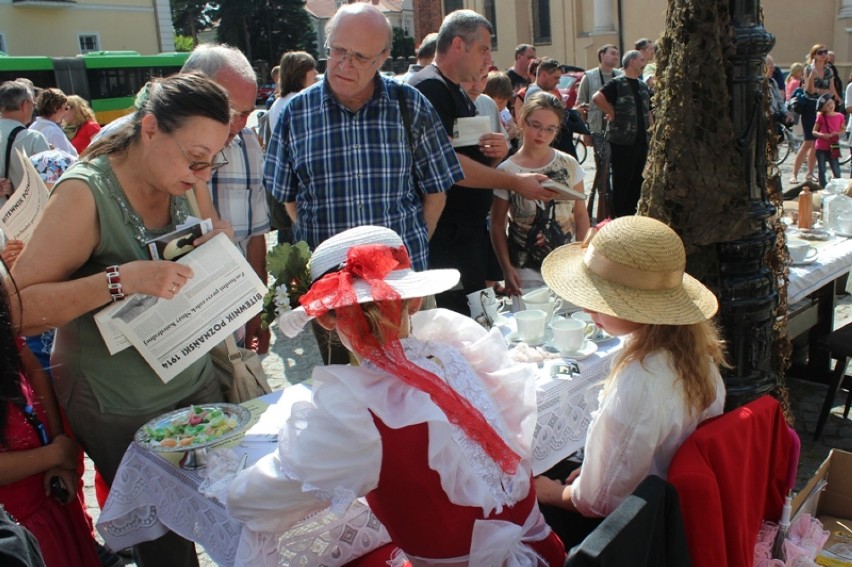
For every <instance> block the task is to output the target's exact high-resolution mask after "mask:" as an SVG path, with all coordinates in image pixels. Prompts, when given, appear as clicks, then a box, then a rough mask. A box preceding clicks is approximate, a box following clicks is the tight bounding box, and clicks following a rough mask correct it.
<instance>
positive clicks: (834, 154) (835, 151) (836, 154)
mask: <svg viewBox="0 0 852 567" xmlns="http://www.w3.org/2000/svg"><path fill="white" fill-rule="evenodd" d="M830 155H831V158H832V159H839V158H840V144H838V143H837V142H834V143H832V144H831V154H830Z"/></svg>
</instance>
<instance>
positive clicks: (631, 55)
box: [621, 49, 642, 69]
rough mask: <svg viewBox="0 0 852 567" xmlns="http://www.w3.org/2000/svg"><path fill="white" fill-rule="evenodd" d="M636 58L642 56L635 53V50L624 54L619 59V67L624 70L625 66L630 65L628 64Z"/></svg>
mask: <svg viewBox="0 0 852 567" xmlns="http://www.w3.org/2000/svg"><path fill="white" fill-rule="evenodd" d="M637 57H642V54H641V53H639V52H638V51H636V50H635V49H631V50H630V51H628V52H627V53H625V54H624V57H622V58H621V66H622V67H624V68H625V69H626V68H627V66H628V65H630V62H631V61H633V60H634V59H636V58H637Z"/></svg>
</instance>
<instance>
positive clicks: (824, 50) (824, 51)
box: [816, 49, 828, 55]
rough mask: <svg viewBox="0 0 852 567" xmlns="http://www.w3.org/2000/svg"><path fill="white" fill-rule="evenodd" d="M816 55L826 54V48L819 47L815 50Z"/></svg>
mask: <svg viewBox="0 0 852 567" xmlns="http://www.w3.org/2000/svg"><path fill="white" fill-rule="evenodd" d="M816 54H817V55H828V49H820V50H819V51H817V52H816Z"/></svg>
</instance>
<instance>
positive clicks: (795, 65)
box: [784, 62, 805, 83]
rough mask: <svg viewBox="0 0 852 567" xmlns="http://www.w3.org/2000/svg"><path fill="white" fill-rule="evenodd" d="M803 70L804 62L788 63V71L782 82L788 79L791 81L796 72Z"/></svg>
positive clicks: (787, 81)
mask: <svg viewBox="0 0 852 567" xmlns="http://www.w3.org/2000/svg"><path fill="white" fill-rule="evenodd" d="M804 70H805V64H804V63H798V62H796V63H793V64H792V65H790V72H789V73H787V79H786V80H785V81H784V82H786V83H789V82H790V81H792V80H793V79H795V78H796V73H801V72H802V71H804Z"/></svg>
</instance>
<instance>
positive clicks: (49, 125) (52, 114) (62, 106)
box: [30, 89, 77, 157]
mask: <svg viewBox="0 0 852 567" xmlns="http://www.w3.org/2000/svg"><path fill="white" fill-rule="evenodd" d="M68 109H69V106H68V97H67V96H65V93H63V92H62V91H61V90H59V89H44V90H42V91H41V93H39V95H38V99H37V100H36V110H38V116H37V117H36V119H35V122H33V123H32V124H30V130H35V131H36V132H41V133H42V134H44V137H45V138H47V143H48V144H50V147H51V148H54V149H57V150H62V151H63V152H66V153H69V154H71V155H72V156H74V157H77V150H76V149H75V148H74V146H73V145H71V142H70V141H68V137H67V136H66V135H65V131H64V130H63V129H62V126H60V125H61V124H62V120H63V119H64V118H65V113H66V112H68Z"/></svg>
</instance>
